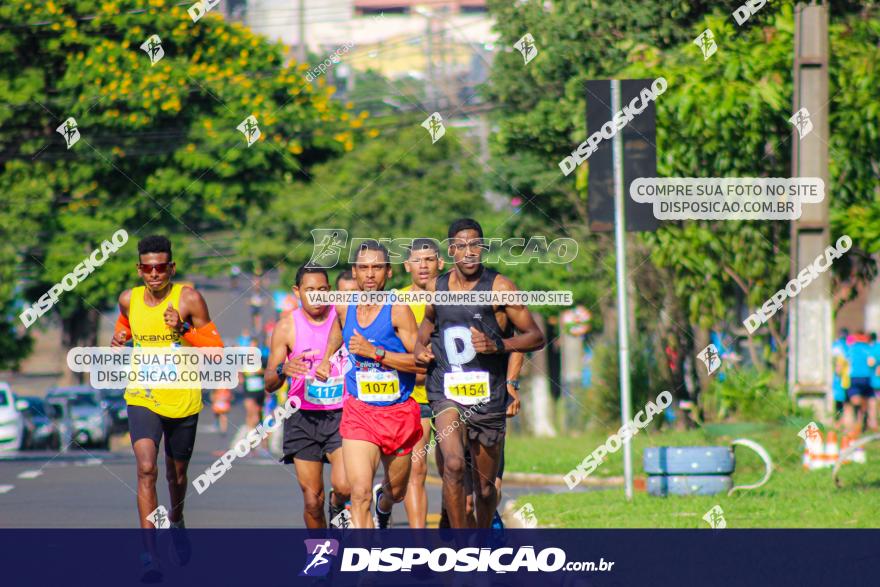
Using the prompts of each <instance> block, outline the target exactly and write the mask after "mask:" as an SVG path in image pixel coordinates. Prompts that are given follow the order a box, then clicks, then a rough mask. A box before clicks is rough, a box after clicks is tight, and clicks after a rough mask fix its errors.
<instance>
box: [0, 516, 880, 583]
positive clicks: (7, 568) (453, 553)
mask: <svg viewBox="0 0 880 587" xmlns="http://www.w3.org/2000/svg"><path fill="white" fill-rule="evenodd" d="M0 564H2V566H0V568H2V569H3V570H2V575H0V576H2V584H3V585H35V584H40V585H58V584H64V585H114V586H119V585H142V584H145V583H151V582H152V583H161V584H163V585H186V586H188V587H194V586H201V585H212V586H213V585H260V586H274V585H279V586H280V585H333V586H334V587H336V586H345V585H363V586H369V585H381V586H383V587H384V586H386V585H487V586H488V585H492V586H505V585H509V586H516V585H541V586H543V587H549V586H551V585H562V586H566V587H587V586H594V585H595V586H602V585H608V586H630V585H650V586H651V587H657V586H663V585H675V586H676V587H687V586H701V587H702V586H707V587H708V586H712V587H715V586H724V585H737V586H741V585H748V586H754V585H772V586H782V585H797V586H799V587H804V586H811V585H817V586H818V585H821V586H823V587H830V586H834V585H847V587H856V586H859V585H877V584H878V583H880V571H878V569H880V531H876V530H702V531H700V530H505V531H463V530H456V531H453V530H448V531H437V530H424V531H416V530H383V531H375V530H347V531H308V530H176V529H170V530H151V531H141V530H0Z"/></svg>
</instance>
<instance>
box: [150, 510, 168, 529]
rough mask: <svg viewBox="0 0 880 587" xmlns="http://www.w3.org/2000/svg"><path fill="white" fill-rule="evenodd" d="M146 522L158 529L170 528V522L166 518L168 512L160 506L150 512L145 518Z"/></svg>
mask: <svg viewBox="0 0 880 587" xmlns="http://www.w3.org/2000/svg"><path fill="white" fill-rule="evenodd" d="M147 520H149V521H150V522H151V523H152V524H153V525H154V526H155V527H156V528H159V529H165V528H170V527H171V520H170V519H169V518H168V510H166V509H165V506H164V505H160V506H159V507H157V508H156V509H154V510H153V511H152V512H150V515H149V516H147Z"/></svg>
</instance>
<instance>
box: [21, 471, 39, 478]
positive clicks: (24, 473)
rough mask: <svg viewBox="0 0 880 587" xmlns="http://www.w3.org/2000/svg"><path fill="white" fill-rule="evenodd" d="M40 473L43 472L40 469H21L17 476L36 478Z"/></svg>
mask: <svg viewBox="0 0 880 587" xmlns="http://www.w3.org/2000/svg"><path fill="white" fill-rule="evenodd" d="M42 474H43V472H42V471H40V470H36V471H22V472H21V473H19V474H18V478H19V479H36V478H37V477H39V476H40V475H42Z"/></svg>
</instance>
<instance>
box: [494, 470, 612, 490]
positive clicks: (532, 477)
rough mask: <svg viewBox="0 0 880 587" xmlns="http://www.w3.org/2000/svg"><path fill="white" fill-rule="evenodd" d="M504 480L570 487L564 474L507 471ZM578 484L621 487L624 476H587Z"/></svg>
mask: <svg viewBox="0 0 880 587" xmlns="http://www.w3.org/2000/svg"><path fill="white" fill-rule="evenodd" d="M504 482H505V483H518V484H523V485H561V486H562V487H565V488H568V485H567V484H566V483H565V476H564V475H545V474H544V473H513V472H511V473H508V472H505V473H504ZM578 485H579V486H584V487H621V486H622V485H623V477H619V476H618V477H587V478H585V479H582V480H581V481H580V483H578Z"/></svg>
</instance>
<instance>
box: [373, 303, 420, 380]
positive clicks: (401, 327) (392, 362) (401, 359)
mask: <svg viewBox="0 0 880 587" xmlns="http://www.w3.org/2000/svg"><path fill="white" fill-rule="evenodd" d="M391 325H392V326H394V330H395V332H397V337H398V338H399V339H400V341H401V342H402V343H403V348H405V349H406V350H407V351H408V352H406V353H392V352H390V351H387V350H386V352H385V358H384V359H383V360H382V364H383V365H385V366H386V367H390V368H392V369H396V370H397V371H403V372H404V373H416V374H418V373H425V368H424V367H418V366H416V358H415V355H413V354H412V351H413V349H414V348H415V345H416V334H417V332H418V328H417V327H416V317H415V316H413V313H412V310H411V309H410V307H409V306H407V305H405V304H404V305H395V306H392V307H391ZM367 344H369V343H367ZM370 346H373V345H370ZM373 349H374V350H373V356H375V346H374V347H373ZM366 356H369V355H366Z"/></svg>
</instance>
